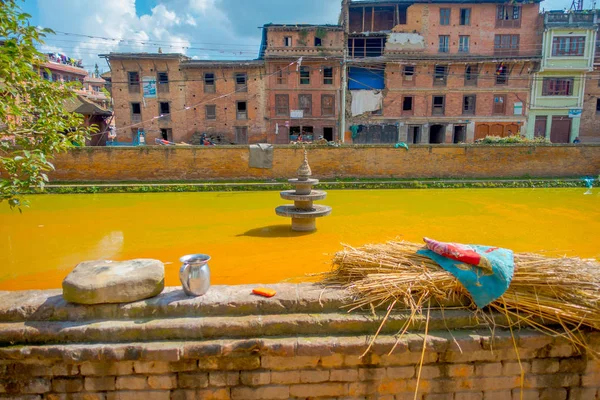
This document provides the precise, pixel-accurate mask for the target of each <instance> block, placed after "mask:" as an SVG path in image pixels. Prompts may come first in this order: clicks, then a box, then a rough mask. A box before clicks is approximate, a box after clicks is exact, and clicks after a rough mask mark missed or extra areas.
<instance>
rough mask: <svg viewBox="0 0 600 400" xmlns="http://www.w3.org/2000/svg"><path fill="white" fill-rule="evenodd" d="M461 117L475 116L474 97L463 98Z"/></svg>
mask: <svg viewBox="0 0 600 400" xmlns="http://www.w3.org/2000/svg"><path fill="white" fill-rule="evenodd" d="M462 113H463V115H474V114H475V95H474V94H472V95H468V96H463V108H462Z"/></svg>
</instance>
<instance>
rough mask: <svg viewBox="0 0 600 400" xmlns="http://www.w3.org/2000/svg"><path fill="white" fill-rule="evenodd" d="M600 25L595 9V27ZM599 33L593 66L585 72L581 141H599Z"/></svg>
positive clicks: (597, 33)
mask: <svg viewBox="0 0 600 400" xmlns="http://www.w3.org/2000/svg"><path fill="white" fill-rule="evenodd" d="M599 25H600V15H598V11H596V19H595V27H596V29H597V28H598V26H599ZM598 35H600V33H599V32H598V31H597V30H596V42H595V49H594V50H595V51H594V61H593V68H592V70H591V71H590V72H588V73H587V75H586V79H585V90H584V94H583V109H582V113H581V121H580V126H579V138H580V140H581V142H582V143H600V129H598V126H600V38H599V37H598Z"/></svg>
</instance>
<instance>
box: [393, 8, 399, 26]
mask: <svg viewBox="0 0 600 400" xmlns="http://www.w3.org/2000/svg"><path fill="white" fill-rule="evenodd" d="M396 25H400V7H398V4H396V23H395V24H394V26H396Z"/></svg>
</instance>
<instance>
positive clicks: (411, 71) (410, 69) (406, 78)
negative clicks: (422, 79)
mask: <svg viewBox="0 0 600 400" xmlns="http://www.w3.org/2000/svg"><path fill="white" fill-rule="evenodd" d="M402 84H403V85H404V86H414V85H415V66H414V65H405V66H404V68H403V69H402Z"/></svg>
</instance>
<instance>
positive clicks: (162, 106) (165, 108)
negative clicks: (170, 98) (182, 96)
mask: <svg viewBox="0 0 600 400" xmlns="http://www.w3.org/2000/svg"><path fill="white" fill-rule="evenodd" d="M159 110H160V115H169V114H171V106H170V105H169V102H166V101H165V102H160V103H159Z"/></svg>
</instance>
